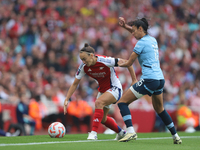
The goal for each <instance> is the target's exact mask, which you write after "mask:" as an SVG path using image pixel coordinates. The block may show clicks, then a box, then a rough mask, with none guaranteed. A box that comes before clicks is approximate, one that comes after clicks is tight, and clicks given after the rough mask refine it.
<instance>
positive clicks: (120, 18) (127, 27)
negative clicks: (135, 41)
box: [119, 17, 132, 33]
mask: <svg viewBox="0 0 200 150" xmlns="http://www.w3.org/2000/svg"><path fill="white" fill-rule="evenodd" d="M119 25H120V26H121V27H123V28H124V29H126V30H128V31H129V32H130V33H132V27H131V26H129V25H128V24H126V21H125V19H124V18H123V17H119Z"/></svg>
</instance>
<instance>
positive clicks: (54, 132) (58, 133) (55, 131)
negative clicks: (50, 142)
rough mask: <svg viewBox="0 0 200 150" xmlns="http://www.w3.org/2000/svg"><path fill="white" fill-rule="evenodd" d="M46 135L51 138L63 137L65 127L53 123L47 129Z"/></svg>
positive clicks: (58, 123)
mask: <svg viewBox="0 0 200 150" xmlns="http://www.w3.org/2000/svg"><path fill="white" fill-rule="evenodd" d="M48 133H49V136H50V137H52V138H62V137H63V136H64V135H65V126H64V125H63V124H62V123H60V122H53V123H52V124H50V126H49V128H48Z"/></svg>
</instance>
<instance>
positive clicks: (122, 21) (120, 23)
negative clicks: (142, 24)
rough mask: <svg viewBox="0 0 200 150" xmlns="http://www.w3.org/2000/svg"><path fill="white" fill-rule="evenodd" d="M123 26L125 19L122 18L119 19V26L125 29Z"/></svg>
mask: <svg viewBox="0 0 200 150" xmlns="http://www.w3.org/2000/svg"><path fill="white" fill-rule="evenodd" d="M125 24H126V22H125V19H124V18H123V17H119V25H120V26H121V27H125Z"/></svg>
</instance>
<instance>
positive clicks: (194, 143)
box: [0, 132, 200, 150]
mask: <svg viewBox="0 0 200 150" xmlns="http://www.w3.org/2000/svg"><path fill="white" fill-rule="evenodd" d="M178 134H179V136H180V137H181V139H182V141H183V143H182V144H181V145H175V144H173V140H172V137H171V134H170V133H163V132H159V133H137V135H138V138H137V140H136V141H129V142H118V141H114V140H113V139H114V138H115V136H116V135H115V134H114V135H105V134H98V140H97V141H91V140H86V139H87V136H88V135H87V134H66V135H65V136H64V137H63V138H59V139H58V138H50V137H49V135H35V136H18V137H0V150H47V149H48V150H54V149H55V150H61V149H64V150H200V132H195V133H184V132H179V133H178Z"/></svg>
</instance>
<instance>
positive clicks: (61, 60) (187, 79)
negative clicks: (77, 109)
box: [0, 0, 200, 118]
mask: <svg viewBox="0 0 200 150" xmlns="http://www.w3.org/2000/svg"><path fill="white" fill-rule="evenodd" d="M199 8H200V1H199V0H162V1H161V0H0V99H2V100H3V101H6V102H10V103H14V104H18V103H19V102H20V95H22V94H23V95H24V94H25V96H26V98H27V99H28V100H29V101H30V102H32V101H35V102H41V103H42V104H43V109H42V111H40V116H41V118H45V117H46V116H49V115H51V114H59V113H62V110H60V109H59V108H60V107H62V106H63V102H64V99H65V96H66V92H67V90H68V88H69V86H70V85H71V84H72V82H73V80H74V77H75V74H76V69H77V67H78V66H79V65H80V63H81V60H80V59H79V50H80V48H82V47H83V45H84V43H86V42H87V43H89V44H90V45H91V46H92V47H93V48H94V49H95V51H96V53H97V54H101V55H107V56H112V57H116V58H118V57H119V58H124V59H127V58H128V57H129V54H130V53H131V52H132V50H133V47H134V45H135V44H136V42H137V40H136V39H135V38H134V37H132V36H131V34H130V33H128V32H127V31H125V30H124V29H122V28H121V27H119V25H118V17H119V16H122V17H124V18H125V19H126V21H131V20H135V19H137V18H141V17H146V18H147V19H148V20H149V24H150V29H149V30H148V32H149V34H150V35H152V36H154V37H155V38H156V39H157V41H158V45H159V52H160V60H161V68H162V70H163V73H164V76H165V81H166V82H165V89H164V104H165V107H166V108H168V109H176V108H177V106H179V105H180V104H181V105H186V106H189V107H190V108H191V109H193V110H197V111H199V109H198V108H200V46H199V42H200V28H199V27H200V26H199V22H200V9H199ZM134 69H135V72H136V75H137V78H138V79H139V78H140V75H141V68H140V67H139V63H138V62H135V63H134ZM116 72H117V74H118V76H119V78H120V80H121V82H122V85H123V88H124V90H125V89H127V88H128V87H129V85H130V83H131V82H130V80H131V79H130V75H129V73H128V71H127V70H126V69H124V68H116ZM97 87H98V85H97V84H96V82H95V81H94V80H92V79H91V78H89V77H84V78H83V79H82V80H81V83H80V85H79V87H78V90H77V91H78V94H79V95H80V96H81V98H82V99H83V100H85V101H87V102H88V103H89V104H90V105H91V106H92V107H94V100H95V98H96V93H97ZM145 104H148V103H145ZM38 107H41V106H40V105H39V106H38Z"/></svg>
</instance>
